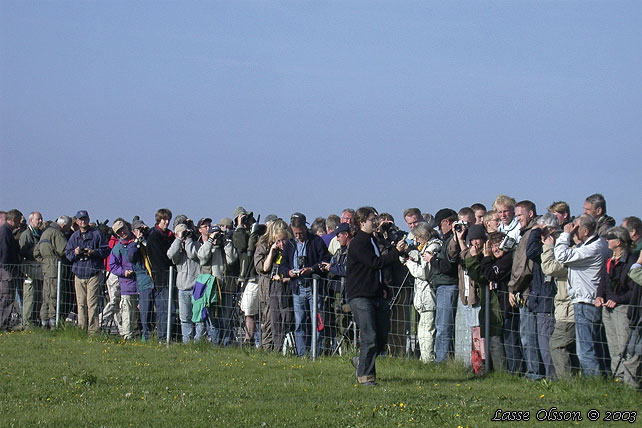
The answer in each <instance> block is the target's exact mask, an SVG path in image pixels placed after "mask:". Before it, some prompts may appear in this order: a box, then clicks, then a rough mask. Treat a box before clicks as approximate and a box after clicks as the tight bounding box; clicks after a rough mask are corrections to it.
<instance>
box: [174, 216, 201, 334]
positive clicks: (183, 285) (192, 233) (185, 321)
mask: <svg viewBox="0 0 642 428" xmlns="http://www.w3.org/2000/svg"><path fill="white" fill-rule="evenodd" d="M174 236H175V239H174V242H172V245H171V246H170V247H169V250H167V257H169V258H170V260H171V261H172V262H173V263H174V264H175V265H176V271H177V275H176V288H178V316H179V318H180V321H181V336H182V339H183V343H189V342H190V341H192V340H193V339H194V323H192V289H193V288H194V283H195V282H196V278H197V277H198V274H199V273H201V265H200V263H199V260H198V256H197V254H196V253H197V251H198V248H196V239H197V235H196V230H195V229H194V222H193V221H192V220H190V219H187V220H185V221H184V222H182V223H178V224H176V225H175V226H174Z"/></svg>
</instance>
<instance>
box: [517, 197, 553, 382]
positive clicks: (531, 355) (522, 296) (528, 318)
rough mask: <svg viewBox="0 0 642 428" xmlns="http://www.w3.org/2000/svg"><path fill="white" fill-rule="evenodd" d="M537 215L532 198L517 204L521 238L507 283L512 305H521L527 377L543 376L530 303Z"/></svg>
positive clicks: (520, 329)
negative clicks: (531, 243) (532, 240)
mask: <svg viewBox="0 0 642 428" xmlns="http://www.w3.org/2000/svg"><path fill="white" fill-rule="evenodd" d="M536 216H537V211H536V207H535V204H534V203H532V202H531V201H528V200H524V201H520V202H519V203H517V204H516V205H515V218H516V219H517V221H518V223H519V226H520V239H519V243H518V244H517V248H515V255H514V256H513V268H512V271H511V277H510V281H509V282H508V289H509V294H508V298H509V300H510V304H511V305H513V306H515V307H519V337H520V340H521V341H522V351H523V353H524V360H525V362H526V373H525V376H526V377H527V378H529V379H532V380H537V379H541V378H543V377H544V373H543V371H542V358H541V355H540V352H539V346H538V341H537V316H536V314H535V312H533V311H532V310H531V308H530V307H529V305H528V296H529V294H530V291H531V282H532V280H533V265H534V262H533V260H532V259H531V258H529V257H528V252H527V249H528V242H529V238H530V235H531V234H532V231H533V227H534V226H535V220H536Z"/></svg>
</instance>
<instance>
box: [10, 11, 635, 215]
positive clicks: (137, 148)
mask: <svg viewBox="0 0 642 428" xmlns="http://www.w3.org/2000/svg"><path fill="white" fill-rule="evenodd" d="M641 18H642V2H640V1H639V0H637V1H619V0H608V1H590V0H586V1H564V0H556V1H544V0H542V1H526V0H518V1H515V0H510V1H508V0H507V1H499V0H496V1H483V0H478V1H447V2H444V1H356V0H355V1H283V2H272V1H251V2H247V1H203V2H200V1H188V2H185V1H176V2H173V1H159V2H143V1H127V2H124V1H109V2H104V1H7V0H0V171H2V176H3V182H4V186H2V187H3V188H2V190H0V209H3V210H5V211H6V210H8V209H11V208H18V209H20V210H21V211H22V212H23V213H25V214H28V213H29V212H31V211H33V210H38V211H41V212H42V213H43V215H44V218H45V219H55V218H56V217H57V216H59V215H61V214H67V215H74V214H75V212H76V211H77V210H80V209H86V210H88V211H89V214H90V216H91V217H92V219H99V220H101V221H102V220H104V219H110V220H111V221H113V219H115V218H116V217H118V216H122V217H124V218H126V219H131V218H132V217H133V216H134V215H139V216H140V217H141V218H143V219H144V220H145V221H146V222H147V223H148V224H150V223H151V224H153V218H154V213H155V212H156V210H157V209H158V208H163V207H166V208H169V209H170V210H172V212H173V213H174V215H177V214H180V213H184V214H186V215H188V216H189V217H191V218H193V219H195V220H196V219H198V218H200V217H212V218H213V219H214V220H215V221H217V220H218V219H220V218H222V217H225V216H228V217H231V216H232V212H233V211H234V208H235V207H237V206H239V205H241V206H243V207H245V208H246V209H247V210H249V211H254V213H255V216H256V215H258V214H261V215H262V216H263V217H264V216H265V215H267V214H269V213H275V214H277V215H279V216H282V217H284V218H286V219H287V218H289V216H290V214H291V213H292V212H294V211H300V212H303V213H305V214H306V215H307V216H308V219H312V218H314V217H316V216H324V217H326V216H328V215H329V214H332V213H336V214H340V211H341V210H342V209H343V208H346V207H353V208H358V207H359V206H363V205H372V206H375V207H376V208H377V209H378V210H379V211H380V212H384V211H385V212H390V213H391V214H392V215H393V216H395V218H396V219H397V222H398V223H401V224H403V219H402V213H403V210H404V209H405V208H408V207H419V208H420V209H421V210H422V211H424V212H431V213H433V214H434V213H435V212H436V211H437V210H439V209H440V208H443V207H450V208H453V209H455V210H458V209H460V208H461V207H464V206H468V205H470V204H472V203H475V202H482V203H484V204H486V205H487V206H490V205H491V204H492V202H493V200H494V199H495V197H496V196H497V195H498V194H500V193H501V194H507V195H510V196H512V197H514V198H515V199H517V200H518V201H519V200H522V199H529V200H532V201H533V202H535V203H536V204H537V207H538V211H539V212H540V213H543V212H545V209H546V207H547V206H548V205H549V204H550V203H552V202H553V201H559V200H564V201H567V202H568V203H569V204H570V206H571V212H572V214H579V213H580V211H581V209H582V204H583V201H584V199H585V198H586V196H588V195H591V194H593V193H596V192H599V193H602V194H604V196H605V197H606V201H607V212H608V213H609V214H610V215H612V216H613V217H615V218H616V220H617V221H618V223H619V222H620V221H621V219H622V218H623V217H625V216H629V215H637V216H642V172H641V170H642V169H641V168H640V159H641V153H640V149H641V147H642V144H641V143H642V25H641V22H642V19H641Z"/></svg>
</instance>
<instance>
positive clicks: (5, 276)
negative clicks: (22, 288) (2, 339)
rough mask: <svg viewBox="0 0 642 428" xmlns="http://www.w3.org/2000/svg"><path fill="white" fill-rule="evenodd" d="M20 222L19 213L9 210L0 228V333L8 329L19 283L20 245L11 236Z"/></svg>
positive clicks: (20, 214)
mask: <svg viewBox="0 0 642 428" xmlns="http://www.w3.org/2000/svg"><path fill="white" fill-rule="evenodd" d="M21 220H22V213H21V212H20V211H18V210H10V211H9V212H7V214H6V217H5V222H4V224H3V225H2V226H0V331H3V330H8V329H9V327H10V323H11V310H12V308H13V302H14V300H15V296H16V291H17V289H18V286H19V284H20V283H21V277H20V275H19V273H20V244H19V243H18V241H17V240H16V239H15V237H14V235H13V231H14V230H16V229H18V228H19V227H20V222H21Z"/></svg>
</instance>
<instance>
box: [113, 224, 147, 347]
mask: <svg viewBox="0 0 642 428" xmlns="http://www.w3.org/2000/svg"><path fill="white" fill-rule="evenodd" d="M132 232H133V233H134V236H135V237H136V240H135V241H134V244H135V245H130V246H129V247H128V248H127V261H128V262H129V263H132V264H133V265H137V264H141V265H143V266H144V267H145V270H146V271H147V272H148V273H150V272H153V271H152V264H151V262H150V260H149V255H148V254H147V237H148V236H149V228H148V227H147V225H146V224H145V223H143V222H142V221H141V220H137V221H135V222H133V223H132ZM150 278H153V277H152V276H151V275H150ZM136 289H137V290H138V308H139V315H140V324H141V327H142V329H143V332H142V336H141V339H142V340H143V342H145V341H147V340H149V337H150V335H151V334H152V328H153V323H152V318H153V317H152V315H153V309H152V308H153V305H154V282H153V281H140V283H136ZM121 297H122V296H121ZM132 304H133V302H132ZM125 305H126V303H125Z"/></svg>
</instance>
